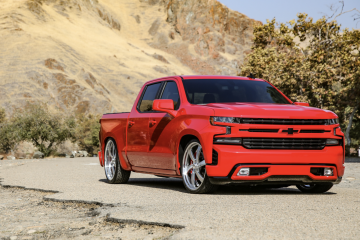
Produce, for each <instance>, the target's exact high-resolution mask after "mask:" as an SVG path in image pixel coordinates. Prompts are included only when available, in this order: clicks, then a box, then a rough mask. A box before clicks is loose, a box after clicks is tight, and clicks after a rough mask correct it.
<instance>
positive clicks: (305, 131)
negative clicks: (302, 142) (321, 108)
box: [300, 130, 331, 133]
mask: <svg viewBox="0 0 360 240" xmlns="http://www.w3.org/2000/svg"><path fill="white" fill-rule="evenodd" d="M325 132H331V131H330V130H301V131H300V133H325Z"/></svg>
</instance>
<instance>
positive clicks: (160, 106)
mask: <svg viewBox="0 0 360 240" xmlns="http://www.w3.org/2000/svg"><path fill="white" fill-rule="evenodd" d="M153 110H154V111H159V112H165V113H168V114H170V115H171V116H173V117H175V116H176V111H175V110H174V101H173V100H171V99H155V100H154V102H153Z"/></svg>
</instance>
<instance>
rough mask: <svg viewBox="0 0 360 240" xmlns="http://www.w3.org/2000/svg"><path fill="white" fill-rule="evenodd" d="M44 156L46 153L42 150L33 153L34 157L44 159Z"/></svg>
mask: <svg viewBox="0 0 360 240" xmlns="http://www.w3.org/2000/svg"><path fill="white" fill-rule="evenodd" d="M43 158H44V154H43V153H42V152H39V151H37V152H35V153H34V155H33V159H43Z"/></svg>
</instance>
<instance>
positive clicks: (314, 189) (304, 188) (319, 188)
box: [296, 183, 333, 193]
mask: <svg viewBox="0 0 360 240" xmlns="http://www.w3.org/2000/svg"><path fill="white" fill-rule="evenodd" d="M332 186H333V184H332V183H310V184H299V185H296V187H297V188H298V189H299V190H300V191H301V192H303V193H324V192H327V191H329V190H330V188H332Z"/></svg>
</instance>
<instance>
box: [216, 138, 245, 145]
mask: <svg viewBox="0 0 360 240" xmlns="http://www.w3.org/2000/svg"><path fill="white" fill-rule="evenodd" d="M241 143H242V139H241V138H214V144H230V145H231V144H235V145H240V144H241Z"/></svg>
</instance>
